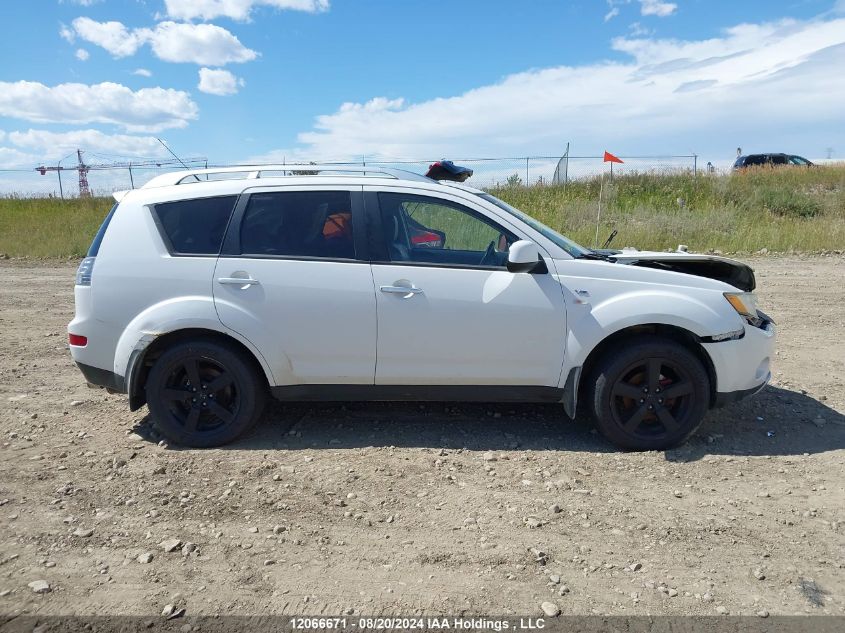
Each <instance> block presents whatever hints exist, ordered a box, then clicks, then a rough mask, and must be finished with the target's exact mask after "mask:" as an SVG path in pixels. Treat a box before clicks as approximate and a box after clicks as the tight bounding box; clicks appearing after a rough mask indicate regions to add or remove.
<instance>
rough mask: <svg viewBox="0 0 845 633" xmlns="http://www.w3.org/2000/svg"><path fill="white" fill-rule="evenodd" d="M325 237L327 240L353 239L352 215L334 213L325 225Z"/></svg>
mask: <svg viewBox="0 0 845 633" xmlns="http://www.w3.org/2000/svg"><path fill="white" fill-rule="evenodd" d="M323 237H324V238H325V239H327V240H335V239H341V238H343V239H350V238H351V237H352V214H351V213H332V214H331V215H330V216H328V217H327V218H326V223H325V224H324V225H323Z"/></svg>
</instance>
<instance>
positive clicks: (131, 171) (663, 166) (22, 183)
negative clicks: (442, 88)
mask: <svg viewBox="0 0 845 633" xmlns="http://www.w3.org/2000/svg"><path fill="white" fill-rule="evenodd" d="M602 158H603V157H602V156H566V155H564V156H562V157H561V156H527V157H521V158H520V157H517V158H455V159H452V160H453V162H454V163H456V164H458V165H463V166H466V167H469V168H471V169H472V170H473V176H472V178H470V180H469V181H468V183H467V184H470V185H472V186H474V187H478V188H481V189H491V188H496V187H502V186H545V185H565V184H566V183H568V182H571V181H575V180H580V179H585V178H593V177H596V176H598V175H600V174H605V175H606V176H615V175H621V174H625V173H631V172H638V173H643V172H646V173H659V174H664V173H665V174H669V173H683V172H688V173H693V174H696V173H698V172H699V170H700V167H701V166H700V165H699V164H698V157H697V156H696V155H694V154H690V155H666V156H624V155H623V156H620V158H621V159H622V160H623V161H625V162H624V163H623V164H611V163H604V162H603V160H602ZM436 160H438V159H428V160H392V161H385V160H373V161H370V160H362V161H357V162H354V163H353V162H341V161H332V162H331V163H326V162H323V163H318V164H324V165H325V164H332V165H372V166H379V167H392V168H395V169H404V170H407V171H411V172H414V173H417V174H424V173H425V172H426V171H427V170H428V168H429V165H431V163H433V162H435V161H436ZM204 166H206V163H204V162H196V161H193V162H192V164H191V165H190V167H191V168H192V169H197V168H203V167H204ZM208 166H209V167H212V166H213V167H227V166H236V164H214V165H210V164H209V165H208ZM180 169H182V167H180V166H178V165H175V166H174V165H173V164H172V163H170V164H166V165H155V164H149V163H146V164H144V165H141V166H138V165H133V166H131V167H129V166H126V165H121V166H119V167H106V166H103V167H92V168H91V169H90V170H89V171H88V174H87V176H88V183H89V188H90V190H91V193H92V195H95V196H108V195H111V193H112V192H114V191H119V190H122V189H133V188H138V187H141V186H143V185H144V184H145V183H146V182H148V181H149V180H151V179H152V178H154V177H155V176H158V175H160V174H164V173H167V172H172V171H178V170H180ZM78 182H79V180H78V173H77V171H76V170H75V169H73V168H68V167H64V168H62V171H60V172H57V171H47V172H46V173H45V174H43V175H42V174H40V173H39V172H38V171H37V170H34V169H13V170H2V169H0V195H4V196H20V197H30V196H39V197H41V196H55V197H66V198H70V197H77V196H78V195H79V184H78Z"/></svg>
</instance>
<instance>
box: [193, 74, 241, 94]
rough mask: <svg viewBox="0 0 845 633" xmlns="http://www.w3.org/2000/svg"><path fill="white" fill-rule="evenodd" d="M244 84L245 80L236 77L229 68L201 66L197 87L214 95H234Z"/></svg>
mask: <svg viewBox="0 0 845 633" xmlns="http://www.w3.org/2000/svg"><path fill="white" fill-rule="evenodd" d="M243 85H244V80H243V79H240V78H238V77H235V76H234V75H233V74H232V73H230V72H229V71H228V70H214V69H211V68H200V82H199V85H198V86H197V88H199V89H200V91H201V92H207V93H208V94H212V95H220V96H226V95H233V94H237V92H238V89H239V88H241V87H242V86H243Z"/></svg>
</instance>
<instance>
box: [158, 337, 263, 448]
mask: <svg viewBox="0 0 845 633" xmlns="http://www.w3.org/2000/svg"><path fill="white" fill-rule="evenodd" d="M146 392H147V404H148V406H149V408H150V413H152V417H153V420H154V421H155V423H156V426H157V427H158V428H159V430H160V431H161V432H162V433H163V434H164V435H165V436H166V437H167V438H168V439H170V440H172V441H173V442H176V443H177V444H182V445H185V446H194V447H209V446H220V445H221V444H226V443H228V442H231V441H232V440H234V439H235V438H236V437H238V436H239V435H241V434H242V433H244V432H246V431H247V430H248V429H249V428H251V427H252V426H253V425H254V424H255V422H256V421H257V420H258V418H259V417H260V416H261V412H262V411H263V409H264V401H265V392H266V389H265V385H264V380H263V377H262V376H260V375H259V373H258V371H257V370H256V368H255V367H254V365H253V363H251V362H250V361H249V359H246V358H244V355H243V353H241V352H240V351H238V350H237V349H235V348H233V347H230V346H228V345H225V344H221V343H218V342H216V341H202V340H200V341H192V342H186V343H179V344H177V345H175V346H174V347H172V348H170V349H168V350H167V351H166V352H164V353H163V354H162V355H161V356H160V357H159V358H158V360H157V361H156V363H155V365H153V367H152V369H151V370H150V375H149V377H148V379H147V384H146Z"/></svg>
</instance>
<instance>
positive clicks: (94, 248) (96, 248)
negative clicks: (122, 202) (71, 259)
mask: <svg viewBox="0 0 845 633" xmlns="http://www.w3.org/2000/svg"><path fill="white" fill-rule="evenodd" d="M116 210H117V203H115V205H114V206H113V207H112V208H111V211H109V213H108V215H107V216H106V219H105V220H103V223H102V224H101V225H100V228H99V229H98V230H97V234H96V235H95V236H94V241H93V242H91V247H90V248H89V249H88V254H87V255H86V257H96V256H97V253H99V252H100V244H102V243H103V237H105V235H106V229H107V228H109V222H111V219H112V216H113V215H114V212H115V211H116Z"/></svg>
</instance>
